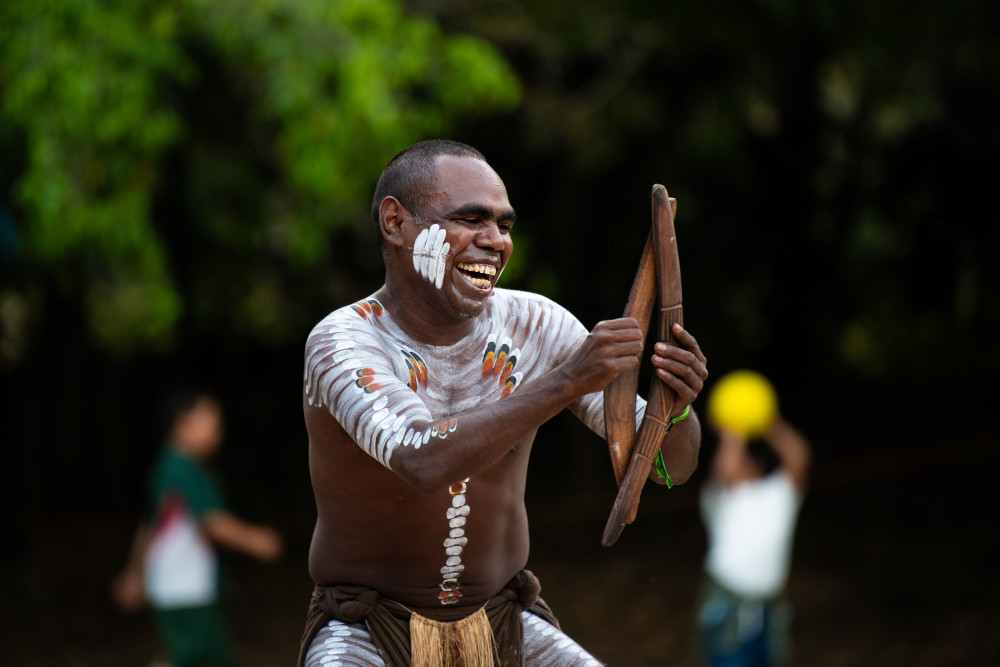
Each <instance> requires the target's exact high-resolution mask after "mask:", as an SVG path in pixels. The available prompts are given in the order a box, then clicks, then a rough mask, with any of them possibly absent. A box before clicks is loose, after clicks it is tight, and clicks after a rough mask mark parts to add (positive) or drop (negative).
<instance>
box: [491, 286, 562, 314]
mask: <svg viewBox="0 0 1000 667" xmlns="http://www.w3.org/2000/svg"><path fill="white" fill-rule="evenodd" d="M490 306H491V310H492V311H493V312H494V313H497V314H500V315H502V316H507V315H509V314H511V313H516V312H518V311H521V310H524V309H535V310H549V311H556V312H559V313H568V312H569V311H567V310H566V309H565V308H563V307H562V306H560V305H559V304H558V303H556V302H555V301H553V300H552V299H550V298H549V297H547V296H543V295H541V294H538V293H537V292H526V291H523V290H515V289H506V288H503V287H495V288H493V297H492V298H491V299H490Z"/></svg>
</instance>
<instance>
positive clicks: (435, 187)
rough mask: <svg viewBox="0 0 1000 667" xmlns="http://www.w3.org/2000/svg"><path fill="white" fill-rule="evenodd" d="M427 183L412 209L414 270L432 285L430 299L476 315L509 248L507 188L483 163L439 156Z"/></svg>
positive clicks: (510, 212)
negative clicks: (432, 178)
mask: <svg viewBox="0 0 1000 667" xmlns="http://www.w3.org/2000/svg"><path fill="white" fill-rule="evenodd" d="M430 188H431V191H430V192H429V194H428V196H427V197H426V198H425V199H424V201H425V202H426V203H425V204H424V205H423V206H422V207H421V210H420V211H419V212H415V211H414V212H411V213H413V217H414V222H415V223H416V224H415V225H413V227H412V228H411V238H412V245H411V247H412V257H413V270H414V271H415V272H416V273H417V276H418V278H417V279H418V280H421V281H424V282H425V283H426V285H425V287H429V288H430V289H432V290H434V292H435V293H432V294H429V295H428V296H429V297H430V303H431V304H437V305H440V307H441V308H443V309H445V310H446V311H449V312H452V313H456V314H458V315H459V316H461V317H476V316H477V315H479V313H481V312H482V311H483V308H484V307H485V306H486V300H487V299H488V298H489V297H490V295H491V294H492V292H493V287H494V285H496V281H497V279H498V278H499V277H500V272H501V271H503V268H504V266H506V264H507V260H508V259H509V258H510V254H511V251H512V250H513V247H514V246H513V243H512V241H511V238H510V230H511V227H512V226H513V224H514V219H515V216H514V209H513V208H512V207H511V205H510V202H509V201H508V200H507V189H506V188H505V187H504V184H503V181H501V180H500V177H499V176H498V175H497V173H496V172H495V171H493V169H492V168H490V166H489V165H487V164H486V163H485V162H482V161H481V160H477V159H474V158H467V157H461V158H460V157H453V156H442V157H440V158H438V161H437V182H436V183H434V184H432V185H431V186H430ZM424 293H425V294H427V292H426V291H424Z"/></svg>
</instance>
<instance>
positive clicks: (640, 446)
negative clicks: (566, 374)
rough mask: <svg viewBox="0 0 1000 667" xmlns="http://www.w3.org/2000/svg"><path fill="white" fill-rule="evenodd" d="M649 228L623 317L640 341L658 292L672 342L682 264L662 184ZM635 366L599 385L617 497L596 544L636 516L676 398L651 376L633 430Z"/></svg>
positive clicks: (663, 329) (661, 328)
mask: <svg viewBox="0 0 1000 667" xmlns="http://www.w3.org/2000/svg"><path fill="white" fill-rule="evenodd" d="M652 199H653V228H652V230H651V231H650V233H649V240H647V241H646V247H645V249H644V250H643V252H642V259H641V260H640V261H639V270H638V271H637V272H636V275H635V280H634V281H633V282H632V289H631V291H630V292H629V298H628V303H627V304H626V305H625V314H624V317H634V318H635V319H636V320H637V321H638V322H639V327H640V328H641V329H642V334H643V340H644V341H645V338H646V331H647V330H648V327H649V320H650V316H651V315H652V312H653V302H654V300H655V298H656V295H657V293H659V303H660V317H659V321H658V335H659V339H660V340H661V341H664V342H666V343H674V342H675V341H674V336H673V331H672V327H673V325H674V323H680V324H682V325H683V323H684V320H683V308H682V306H681V303H682V301H683V298H682V293H681V265H680V259H679V257H678V254H677V237H676V235H675V234H674V213H675V212H676V209H677V200H676V199H671V198H670V197H669V195H668V194H667V190H666V188H664V187H663V186H662V185H654V186H653V193H652ZM638 385H639V369H638V368H635V369H633V370H631V371H628V372H625V373H622V374H621V375H619V376H618V377H617V378H615V379H614V380H613V381H612V382H611V384H609V385H608V387H607V388H606V389H605V390H604V422H605V429H606V432H607V437H608V450H609V452H610V453H611V463H612V467H613V468H614V471H615V481H616V482H618V496H617V497H616V498H615V504H614V506H613V507H612V508H611V515H610V516H609V517H608V523H607V525H606V526H605V527H604V536H603V537H602V538H601V544H603V545H604V546H606V547H609V546H611V545H612V544H614V543H615V542H616V541H617V540H618V537H619V535H621V533H622V530H623V529H624V528H625V525H626V524H628V523H632V521H633V520H634V519H635V513H636V509H637V508H638V506H639V495H640V494H641V493H642V487H643V486H644V485H645V483H646V478H647V477H648V476H649V470H650V468H651V467H652V466H653V460H654V459H655V457H656V452H657V449H658V448H659V445H660V442H661V441H662V440H663V435H664V434H665V433H666V432H667V431H668V430H669V428H670V427H669V424H670V411H671V410H672V409H673V406H674V401H675V400H676V399H677V396H676V394H675V393H674V390H673V389H671V388H670V387H669V386H668V385H666V384H664V383H663V382H661V381H660V380H659V379H658V378H657V377H656V376H655V375H654V377H653V380H652V383H651V384H650V388H649V397H648V399H647V401H646V412H645V414H644V415H643V418H642V423H641V424H640V426H639V431H638V433H636V431H635V394H636V389H637V388H638Z"/></svg>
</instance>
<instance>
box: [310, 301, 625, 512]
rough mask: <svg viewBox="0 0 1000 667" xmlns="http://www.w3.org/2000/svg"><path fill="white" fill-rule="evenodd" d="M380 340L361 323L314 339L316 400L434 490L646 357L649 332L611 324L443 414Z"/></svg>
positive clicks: (365, 443)
mask: <svg viewBox="0 0 1000 667" xmlns="http://www.w3.org/2000/svg"><path fill="white" fill-rule="evenodd" d="M347 322H348V323H350V320H349V319H348V320H347ZM314 336H315V334H314ZM324 336H325V338H324ZM376 345H377V344H376V342H375V341H371V340H369V341H368V345H366V342H365V330H364V327H361V326H358V327H357V329H356V330H354V331H349V330H348V331H343V330H338V331H337V333H333V332H331V333H329V334H321V335H320V337H319V338H318V339H315V340H314V337H311V339H310V345H309V347H308V348H307V359H306V373H307V384H306V397H307V399H308V401H309V403H310V404H311V405H314V406H317V405H318V406H327V407H328V408H329V409H330V412H331V413H332V414H333V416H334V417H335V418H336V419H337V421H338V422H339V423H340V424H341V426H342V427H343V428H344V430H345V431H347V432H348V433H349V434H350V435H351V437H352V438H353V439H354V441H355V442H356V443H358V444H359V446H361V447H362V448H363V449H365V451H367V452H368V453H369V454H370V455H372V456H373V457H375V458H376V459H378V460H379V461H381V462H382V463H383V465H386V466H387V467H389V468H390V469H391V470H393V471H394V472H395V473H396V474H397V475H399V476H400V477H401V478H403V479H404V480H405V481H406V482H407V483H409V484H410V485H411V486H413V487H414V488H416V489H417V490H419V491H420V492H422V493H431V492H433V491H435V490H437V489H440V488H443V487H446V486H448V485H450V484H452V483H454V482H456V481H458V480H461V479H464V478H466V477H469V476H471V475H474V474H477V473H479V472H481V471H482V470H485V469H486V468H488V467H490V466H491V465H493V464H494V463H495V462H496V461H497V460H498V459H499V458H500V457H501V456H503V455H504V454H505V453H507V452H508V451H509V450H510V449H511V448H512V447H513V446H514V445H516V444H517V443H518V442H520V441H521V440H523V439H524V437H525V436H527V435H528V434H529V433H531V432H532V431H533V430H535V429H536V428H538V426H539V425H541V424H542V423H544V422H545V421H547V420H549V419H551V418H552V417H553V416H555V415H556V414H557V413H559V412H560V411H561V410H563V409H564V408H566V407H567V406H569V405H570V404H571V403H572V402H573V401H575V400H576V399H577V398H579V397H580V396H583V395H585V394H588V393H592V392H595V391H600V390H602V389H604V387H605V386H606V385H607V384H608V382H610V381H611V380H612V379H613V378H614V377H616V376H617V375H618V374H620V373H621V372H623V371H624V370H626V369H628V368H631V367H633V366H634V365H635V364H637V363H638V356H639V355H640V354H641V353H642V336H641V332H640V330H639V327H638V325H637V324H636V322H635V320H633V319H619V320H609V321H606V322H601V323H599V324H598V325H597V326H596V327H594V330H593V331H592V332H591V333H590V334H589V335H587V336H586V338H584V339H583V340H582V342H581V344H580V345H579V346H578V347H577V349H576V350H575V351H573V352H572V353H571V354H570V355H569V356H568V357H567V359H566V360H565V361H563V362H562V363H561V364H559V365H558V366H556V367H554V368H552V369H551V370H549V371H548V372H546V373H544V374H543V375H541V376H539V377H538V378H536V379H534V380H532V381H530V382H526V383H525V384H524V385H522V386H520V387H518V390H517V391H516V392H514V393H512V394H511V395H509V396H507V397H506V398H503V399H501V400H499V401H496V402H491V403H485V404H482V405H479V406H477V407H474V408H472V409H469V410H465V411H463V412H459V413H456V414H452V415H447V416H445V417H443V418H441V419H436V420H435V419H432V418H431V414H430V411H429V410H428V409H427V408H426V406H425V405H424V404H423V402H422V401H421V400H420V398H419V396H418V394H417V393H416V392H414V391H412V390H411V388H410V387H409V386H408V385H407V384H406V383H404V382H401V381H400V380H398V379H397V378H396V376H395V374H394V372H393V369H392V364H391V361H390V360H389V359H388V358H387V357H386V355H385V354H384V353H381V352H380V350H378V349H377V346H376ZM445 439H447V440H448V442H447V443H444V442H443V441H444V440H445Z"/></svg>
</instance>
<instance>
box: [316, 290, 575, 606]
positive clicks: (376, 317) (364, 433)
mask: <svg viewBox="0 0 1000 667" xmlns="http://www.w3.org/2000/svg"><path fill="white" fill-rule="evenodd" d="M533 305H534V306H535V307H534V308H528V307H527V306H526V305H525V306H524V307H523V308H521V309H518V310H516V312H513V313H505V315H512V316H513V317H494V318H485V320H486V321H483V322H482V325H483V326H482V328H481V329H480V332H481V333H479V336H482V334H483V333H486V332H487V331H489V333H487V334H486V335H485V342H483V340H484V338H483V337H479V338H478V340H479V341H480V342H479V343H478V344H477V343H476V342H475V338H473V339H471V340H470V341H469V343H468V345H467V346H465V347H463V348H462V349H458V350H455V349H452V348H449V350H447V351H444V350H442V349H441V348H432V347H428V346H422V345H420V344H419V343H416V342H414V341H410V340H408V339H407V338H406V337H405V336H404V335H402V332H401V331H399V330H398V328H396V327H395V325H394V324H393V323H392V322H391V318H390V319H389V320H387V319H386V318H385V317H384V315H385V310H384V308H383V306H382V304H381V303H379V301H378V300H376V299H374V298H369V299H365V300H362V301H359V302H357V303H355V304H353V305H352V306H351V307H350V308H349V309H341V311H337V312H336V313H334V314H332V315H331V318H332V319H331V318H328V320H324V322H323V323H321V324H320V325H319V326H318V327H317V329H316V330H314V332H313V334H312V335H311V336H310V342H309V344H308V346H307V350H306V377H305V389H306V395H307V398H308V400H309V403H310V404H311V405H326V406H328V407H329V408H330V410H331V412H332V413H333V414H334V416H335V417H336V418H337V420H338V421H339V422H340V424H341V425H342V426H343V427H344V429H345V430H347V431H348V432H349V433H351V434H352V436H353V437H354V440H355V441H356V442H357V443H358V445H359V446H361V447H362V448H363V449H364V450H365V451H367V452H368V453H369V454H370V455H371V456H373V457H374V458H376V459H377V460H379V461H380V462H381V463H382V464H383V465H386V466H389V460H390V457H391V456H392V453H393V451H395V449H396V448H398V447H409V446H412V447H414V449H419V448H420V447H421V445H423V444H426V443H427V442H429V441H430V439H431V438H439V439H442V440H443V439H445V438H447V437H448V435H449V434H451V433H454V432H455V431H456V430H457V429H459V428H460V424H459V420H458V419H456V418H454V417H446V418H438V419H435V418H434V417H433V416H432V413H433V414H438V415H442V414H445V415H447V414H455V413H459V412H462V411H463V410H466V409H469V408H471V407H473V406H475V405H478V404H481V403H482V402H483V401H490V400H501V399H503V398H506V397H507V396H510V394H511V393H512V392H513V391H514V390H515V389H516V388H517V387H518V385H519V384H520V383H521V382H522V380H523V378H524V372H527V370H530V368H529V367H531V366H533V367H535V368H542V369H547V368H548V367H549V366H550V365H551V363H552V359H553V358H556V356H557V355H558V354H559V353H560V350H556V349H550V347H551V346H549V345H544V344H543V345H541V347H540V348H537V349H541V350H543V351H544V352H543V354H542V355H541V356H543V357H545V358H544V359H539V358H537V355H536V358H535V359H532V363H531V364H528V362H527V361H526V359H529V358H530V357H531V349H530V348H536V347H537V346H536V345H528V346H526V345H525V343H527V342H529V341H533V342H537V335H538V334H537V332H539V331H547V333H549V334H552V333H553V331H552V329H551V328H550V327H547V326H546V325H553V324H554V325H556V326H555V327H554V329H555V334H556V336H555V337H554V338H553V340H560V339H562V340H567V338H568V340H570V341H571V340H573V338H575V337H579V336H580V335H585V334H586V330H585V329H583V327H582V325H580V324H579V322H577V321H576V320H575V318H572V317H571V316H570V317H568V318H567V317H566V316H565V315H564V311H562V310H561V309H556V310H555V311H552V310H550V309H549V308H547V307H546V306H545V304H540V303H534V302H533ZM546 320H549V321H546ZM328 322H329V326H325V325H326V324H327V323H328ZM490 330H492V331H490ZM378 332H381V333H378ZM581 332H582V333H581ZM512 336H513V337H516V339H517V341H518V344H517V345H515V343H514V341H513V340H512ZM392 342H395V343H396V344H395V346H392V347H390V344H391V343H392ZM387 350H393V353H392V354H390V355H388V357H387V354H386V352H387ZM473 360H478V361H473ZM470 361H471V362H472V363H470ZM522 369H526V370H524V371H523V372H522ZM435 379H437V380H438V381H437V382H435ZM415 422H422V423H423V424H430V426H429V427H424V428H414V423H415ZM471 483H472V482H470V480H469V479H468V478H466V479H464V480H462V481H460V482H456V483H454V484H452V485H451V487H450V488H449V498H450V505H449V506H448V507H447V508H446V509H445V513H444V519H445V520H446V521H447V523H448V534H447V537H446V538H445V540H444V542H443V547H444V552H445V553H444V557H445V562H444V565H443V566H442V567H441V578H442V579H441V583H440V585H439V587H440V592H439V594H438V598H439V600H440V602H441V604H444V605H450V604H455V603H457V602H458V601H459V600H460V599H461V597H462V586H461V583H460V578H461V575H462V573H463V571H464V570H465V565H464V563H463V562H462V553H463V551H464V549H465V547H466V546H467V544H468V538H467V537H466V534H465V527H466V525H467V522H468V520H469V517H470V514H471V507H470V506H469V504H468V500H467V491H468V488H469V485H470V484H471Z"/></svg>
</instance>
